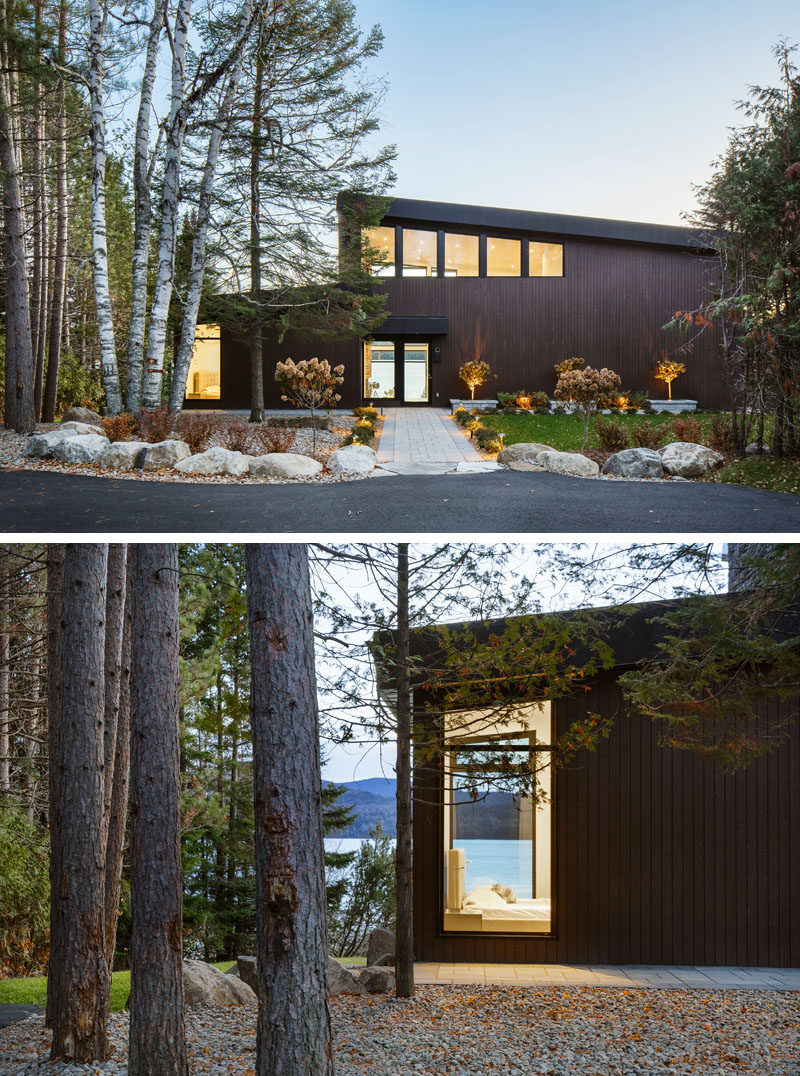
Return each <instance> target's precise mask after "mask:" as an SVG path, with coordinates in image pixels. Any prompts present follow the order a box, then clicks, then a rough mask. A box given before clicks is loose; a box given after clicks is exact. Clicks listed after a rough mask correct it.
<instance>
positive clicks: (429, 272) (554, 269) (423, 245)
mask: <svg viewBox="0 0 800 1076" xmlns="http://www.w3.org/2000/svg"><path fill="white" fill-rule="evenodd" d="M397 232H399V233H400V236H399V242H400V244H402V253H401V257H399V258H398V256H397V255H398V253H400V252H398V250H397V247H398V235H397ZM440 236H442V237H443V242H442V243H440ZM366 239H367V242H368V244H369V246H370V248H371V250H372V251H373V252H376V254H377V255H378V256H377V257H375V260H374V264H373V265H372V272H373V274H374V275H375V276H404V277H413V276H433V277H436V276H445V277H453V276H456V277H464V276H471V277H474V276H484V275H485V276H563V275H564V248H563V246H562V245H561V243H539V242H533V241H530V240H528V241H526V240H523V239H503V238H501V237H500V236H493V235H487V236H480V235H460V234H457V233H455V232H443V233H440V232H434V231H429V230H427V229H422V228H397V229H395V228H392V227H386V226H383V227H380V228H370V229H369V230H368V231H367V232H366ZM482 242H485V244H486V248H485V251H486V252H485V262H486V269H485V271H484V272H483V273H482V272H481V243H482ZM440 254H441V256H442V264H441V266H440V264H439V261H440ZM525 255H527V259H526V258H525ZM525 260H527V266H525V265H524V261H525Z"/></svg>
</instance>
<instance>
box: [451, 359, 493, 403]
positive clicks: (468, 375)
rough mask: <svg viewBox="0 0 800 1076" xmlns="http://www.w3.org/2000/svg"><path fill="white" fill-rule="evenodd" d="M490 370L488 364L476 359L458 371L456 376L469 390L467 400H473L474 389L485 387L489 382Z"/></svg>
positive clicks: (466, 363)
mask: <svg viewBox="0 0 800 1076" xmlns="http://www.w3.org/2000/svg"><path fill="white" fill-rule="evenodd" d="M490 372H491V368H490V366H489V363H488V362H483V361H481V360H478V359H470V360H469V362H465V363H464V365H463V366H462V367H461V368H460V369H459V371H458V376H459V377H460V378H461V380H462V381H463V382H464V384H465V385H466V386H467V388H468V389H469V398H470V399H471V400H474V399H475V389H477V388H480V386H481V385H485V384H486V382H487V381H488V380H489V374H490Z"/></svg>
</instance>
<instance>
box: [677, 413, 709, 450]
mask: <svg viewBox="0 0 800 1076" xmlns="http://www.w3.org/2000/svg"><path fill="white" fill-rule="evenodd" d="M672 428H673V430H674V431H675V437H676V439H677V440H678V441H689V442H690V443H691V444H695V445H699V444H701V443H702V439H703V427H702V426H701V425H700V423H699V422H698V421H697V419H696V418H692V417H691V415H689V416H688V417H687V418H680V417H679V416H676V417H675V418H674V419H673V420H672Z"/></svg>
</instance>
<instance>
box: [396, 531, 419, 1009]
mask: <svg viewBox="0 0 800 1076" xmlns="http://www.w3.org/2000/svg"><path fill="white" fill-rule="evenodd" d="M395 662H396V688H397V850H396V853H395V891H396V899H397V942H396V946H395V958H394V961H395V977H396V990H397V996H398V997H399V998H411V997H413V996H414V923H413V914H412V900H411V867H412V845H411V679H410V676H409V669H408V662H409V623H408V544H407V543H404V542H401V543H399V544H398V546H397V643H396V655H395Z"/></svg>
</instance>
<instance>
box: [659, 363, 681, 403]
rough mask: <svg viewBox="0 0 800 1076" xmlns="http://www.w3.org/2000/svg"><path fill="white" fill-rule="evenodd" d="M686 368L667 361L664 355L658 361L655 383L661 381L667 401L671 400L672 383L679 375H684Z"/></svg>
mask: <svg viewBox="0 0 800 1076" xmlns="http://www.w3.org/2000/svg"><path fill="white" fill-rule="evenodd" d="M685 373H686V367H685V366H684V364H683V363H682V362H677V361H676V360H675V359H668V358H667V356H666V355H664V356H662V358H661V359H659V362H658V365H657V366H656V372H655V379H656V381H663V382H665V384H666V386H667V399H668V400H671V399H672V382H673V381H674V380H675V378H676V377H677V376H678V375H679V374H685Z"/></svg>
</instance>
